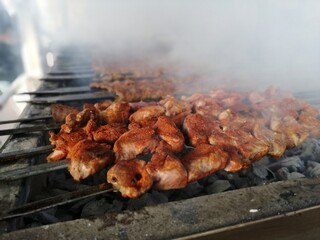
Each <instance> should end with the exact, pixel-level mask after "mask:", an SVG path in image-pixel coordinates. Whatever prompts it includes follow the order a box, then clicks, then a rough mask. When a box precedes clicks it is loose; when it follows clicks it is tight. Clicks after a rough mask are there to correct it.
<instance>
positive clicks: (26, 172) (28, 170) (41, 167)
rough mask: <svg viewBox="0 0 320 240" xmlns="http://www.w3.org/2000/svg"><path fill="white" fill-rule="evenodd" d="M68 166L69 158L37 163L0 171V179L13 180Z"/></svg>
mask: <svg viewBox="0 0 320 240" xmlns="http://www.w3.org/2000/svg"><path fill="white" fill-rule="evenodd" d="M68 166H69V160H66V159H65V160H60V161H56V162H50V163H42V164H37V165H33V166H29V167H25V168H19V169H15V170H12V171H7V172H2V173H1V174H0V181H13V180H18V179H22V178H26V177H31V176H35V175H39V174H42V173H48V172H53V171H56V170H60V169H66V168H68Z"/></svg>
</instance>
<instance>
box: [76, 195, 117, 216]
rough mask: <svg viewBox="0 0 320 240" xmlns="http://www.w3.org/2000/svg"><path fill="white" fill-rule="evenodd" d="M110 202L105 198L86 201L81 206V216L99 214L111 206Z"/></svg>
mask: <svg viewBox="0 0 320 240" xmlns="http://www.w3.org/2000/svg"><path fill="white" fill-rule="evenodd" d="M111 206H112V205H111V204H110V203H108V202H107V201H106V200H105V199H100V200H96V201H91V202H88V203H87V204H86V205H84V206H83V209H82V212H81V217H90V216H99V215H102V214H104V213H105V212H107V211H108V210H109V209H110V208H111Z"/></svg>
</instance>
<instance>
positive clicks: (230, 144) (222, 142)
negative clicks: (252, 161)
mask: <svg viewBox="0 0 320 240" xmlns="http://www.w3.org/2000/svg"><path fill="white" fill-rule="evenodd" d="M208 140H209V143H210V144H211V145H213V146H215V147H218V148H221V149H222V150H223V151H225V152H227V153H228V155H229V158H228V162H227V164H226V166H225V168H224V170H225V171H228V172H236V171H239V170H240V169H243V168H245V167H246V166H247V164H248V162H249V160H244V158H243V157H242V156H241V155H240V154H239V150H238V149H237V148H236V147H235V146H234V145H235V144H234V141H233V139H232V138H231V137H229V136H228V135H226V134H225V133H223V132H216V133H214V134H212V135H211V136H210V137H209V138H208Z"/></svg>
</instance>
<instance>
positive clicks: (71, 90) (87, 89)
mask: <svg viewBox="0 0 320 240" xmlns="http://www.w3.org/2000/svg"><path fill="white" fill-rule="evenodd" d="M91 91H93V90H92V89H91V88H90V87H89V86H82V87H65V88H56V89H53V90H39V91H34V92H22V93H18V95H22V94H29V95H48V94H66V93H81V92H91Z"/></svg>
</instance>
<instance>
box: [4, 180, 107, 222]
mask: <svg viewBox="0 0 320 240" xmlns="http://www.w3.org/2000/svg"><path fill="white" fill-rule="evenodd" d="M112 191H113V189H112V188H111V186H110V185H107V184H105V183H102V184H100V185H98V186H93V187H87V188H83V189H80V190H77V191H73V192H70V193H66V194H62V195H58V196H55V197H51V198H46V199H43V200H40V201H36V202H31V203H28V204H25V205H24V206H21V207H17V208H14V209H12V210H10V211H9V212H7V214H6V215H5V216H2V217H0V221H4V220H9V219H12V218H17V217H22V216H26V215H30V214H33V213H37V212H40V211H43V210H46V209H49V208H53V207H57V206H61V205H65V204H68V203H72V202H75V201H78V200H82V199H85V198H89V197H94V196H97V195H100V194H103V193H108V192H112Z"/></svg>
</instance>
